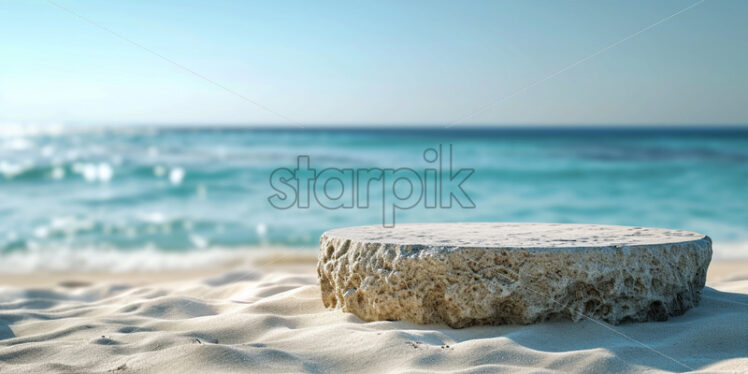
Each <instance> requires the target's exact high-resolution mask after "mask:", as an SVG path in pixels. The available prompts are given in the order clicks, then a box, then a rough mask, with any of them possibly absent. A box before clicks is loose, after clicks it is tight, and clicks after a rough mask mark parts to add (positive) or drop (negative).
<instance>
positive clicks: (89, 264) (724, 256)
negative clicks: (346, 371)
mask: <svg viewBox="0 0 748 374" xmlns="http://www.w3.org/2000/svg"><path fill="white" fill-rule="evenodd" d="M316 253H317V248H315V247H267V246H264V247H263V246H255V247H246V246H245V247H236V248H231V247H208V248H203V249H193V250H187V251H164V250H161V249H157V248H154V247H146V248H141V249H135V250H121V249H113V248H106V249H104V248H97V247H85V248H70V247H56V246H55V247H41V248H32V249H27V250H22V251H13V252H8V253H4V254H0V273H5V274H24V273H33V272H116V273H123V272H141V271H143V272H149V271H184V270H200V269H209V268H219V267H227V266H237V265H241V264H250V263H253V262H257V261H258V259H262V262H263V264H272V263H281V262H288V261H289V260H288V259H293V258H301V257H303V258H305V259H312V258H313V257H314V256H316ZM713 259H714V260H737V259H748V242H725V243H715V244H714V256H713ZM310 261H311V260H310Z"/></svg>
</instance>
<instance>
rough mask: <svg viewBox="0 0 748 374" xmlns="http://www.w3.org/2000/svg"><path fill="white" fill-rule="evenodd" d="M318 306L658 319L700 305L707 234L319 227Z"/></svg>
mask: <svg viewBox="0 0 748 374" xmlns="http://www.w3.org/2000/svg"><path fill="white" fill-rule="evenodd" d="M320 243H321V250H320V255H319V262H318V264H317V273H318V275H319V280H320V287H321V289H322V301H323V302H324V304H325V306H327V307H337V308H341V309H342V310H343V311H345V312H350V313H353V314H355V315H357V316H358V317H360V318H361V319H363V320H366V321H375V320H406V321H411V322H416V323H424V324H426V323H446V324H447V325H449V326H451V327H458V328H459V327H467V326H472V325H481V324H528V323H533V322H538V321H544V320H550V319H571V320H575V321H576V320H580V319H583V318H587V317H589V318H594V319H598V320H603V321H606V322H609V323H613V324H618V323H620V322H623V321H652V320H656V321H662V320H666V319H667V318H668V317H669V316H675V315H679V314H682V313H684V312H685V311H686V310H688V309H689V308H691V307H694V306H695V305H697V304H698V302H699V299H700V297H701V290H702V288H703V287H704V282H705V279H706V270H707V267H708V266H709V262H710V261H711V257H712V248H711V243H712V241H711V239H710V238H709V237H708V236H706V235H702V234H697V233H693V232H687V231H679V230H666V229H656V228H646V227H627V226H604V225H576V224H547V223H457V224H456V223H443V224H404V225H397V226H396V227H394V228H384V227H381V226H360V227H350V228H343V229H338V230H332V231H328V232H326V233H324V234H323V235H322V237H321V239H320Z"/></svg>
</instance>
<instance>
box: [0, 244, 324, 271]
mask: <svg viewBox="0 0 748 374" xmlns="http://www.w3.org/2000/svg"><path fill="white" fill-rule="evenodd" d="M300 254H308V256H304V257H305V258H306V257H308V258H312V257H313V255H312V254H316V251H315V249H313V248H292V247H241V248H220V247H213V248H204V249H199V250H198V249H196V250H190V251H163V250H159V249H156V248H142V249H137V250H130V251H123V250H118V249H111V248H107V249H103V248H96V247H87V248H69V247H47V248H34V249H30V250H25V251H15V252H10V253H5V254H2V255H0V273H3V274H27V273H33V272H115V273H123V272H152V271H180V270H199V269H209V268H220V267H227V266H237V265H241V264H245V263H246V264H249V263H252V262H253V261H255V262H256V261H258V260H262V262H263V263H264V264H272V263H282V262H288V261H289V260H288V259H289V258H295V257H298V255H300Z"/></svg>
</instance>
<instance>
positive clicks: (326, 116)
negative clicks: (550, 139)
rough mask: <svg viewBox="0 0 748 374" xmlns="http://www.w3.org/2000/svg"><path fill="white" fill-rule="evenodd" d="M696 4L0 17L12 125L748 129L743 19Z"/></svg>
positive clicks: (67, 5)
mask: <svg viewBox="0 0 748 374" xmlns="http://www.w3.org/2000/svg"><path fill="white" fill-rule="evenodd" d="M695 3H697V1H693V0H690V1H685V0H661V1H656V2H653V1H639V0H635V1H598V0H595V1H535V0H528V1H450V2H446V1H368V2H364V1H340V2H309V1H269V2H259V1H251V2H239V1H215V0H214V1H185V0H168V1H163V0H162V1H153V0H129V1H117V2H113V1H108V2H102V1H88V0H80V1H72V0H50V1H44V0H23V1H18V0H0V123H8V122H11V123H31V122H37V123H44V122H63V123H86V124H99V123H101V124H262V125H265V124H271V125H276V124H277V125H298V124H302V125H324V124H338V125H356V124H365V125H378V124H415V125H417V124H430V125H449V124H453V125H483V124H491V125H504V124H509V125H521V124H542V125H553V124H572V125H584V124H617V125H628V124H634V125H642V124H660V125H662V124H665V125H688V124H699V125H725V124H748V105H747V104H748V100H747V99H748V45H747V44H746V43H748V22H746V21H745V20H746V19H748V2H746V1H742V0H707V1H703V2H700V3H698V5H696V6H694V7H692V8H690V9H688V10H686V11H684V12H682V13H680V14H677V15H675V16H673V17H672V18H669V19H668V18H667V17H670V16H671V15H673V14H675V13H676V12H679V11H680V10H683V9H685V8H688V7H689V6H691V5H693V4H695ZM61 8H64V9H61ZM71 12H72V13H71ZM663 19H665V21H663V22H661V23H658V22H660V21H662V20H663ZM92 23H94V24H95V25H94V24H92ZM105 29H106V30H109V31H105ZM642 30H644V31H643V32H640V31H642ZM112 33H114V34H117V35H118V36H115V35H113V34H112ZM622 40H623V41H622ZM621 41H622V42H621ZM134 44H137V45H138V46H136V45H134ZM149 51H150V52H149ZM167 60H168V61H167ZM257 104H259V105H257Z"/></svg>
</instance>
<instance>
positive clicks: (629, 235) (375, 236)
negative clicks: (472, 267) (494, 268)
mask: <svg viewBox="0 0 748 374" xmlns="http://www.w3.org/2000/svg"><path fill="white" fill-rule="evenodd" d="M323 236H326V237H333V238H340V239H349V240H352V241H355V242H362V243H371V244H394V245H418V246H433V247H453V248H454V247H467V248H502V249H536V250H543V249H566V250H571V249H581V248H600V247H618V246H641V245H656V244H672V243H683V242H692V241H699V240H709V239H708V238H707V236H706V235H703V234H698V233H695V232H690V231H681V230H670V229H659V228H650V227H633V226H609V225H585V224H561V223H492V222H481V223H477V222H476V223H423V224H401V225H396V226H395V227H393V228H385V227H382V226H378V225H377V226H356V227H347V228H342V229H336V230H331V231H328V232H326V233H324V234H323Z"/></svg>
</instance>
